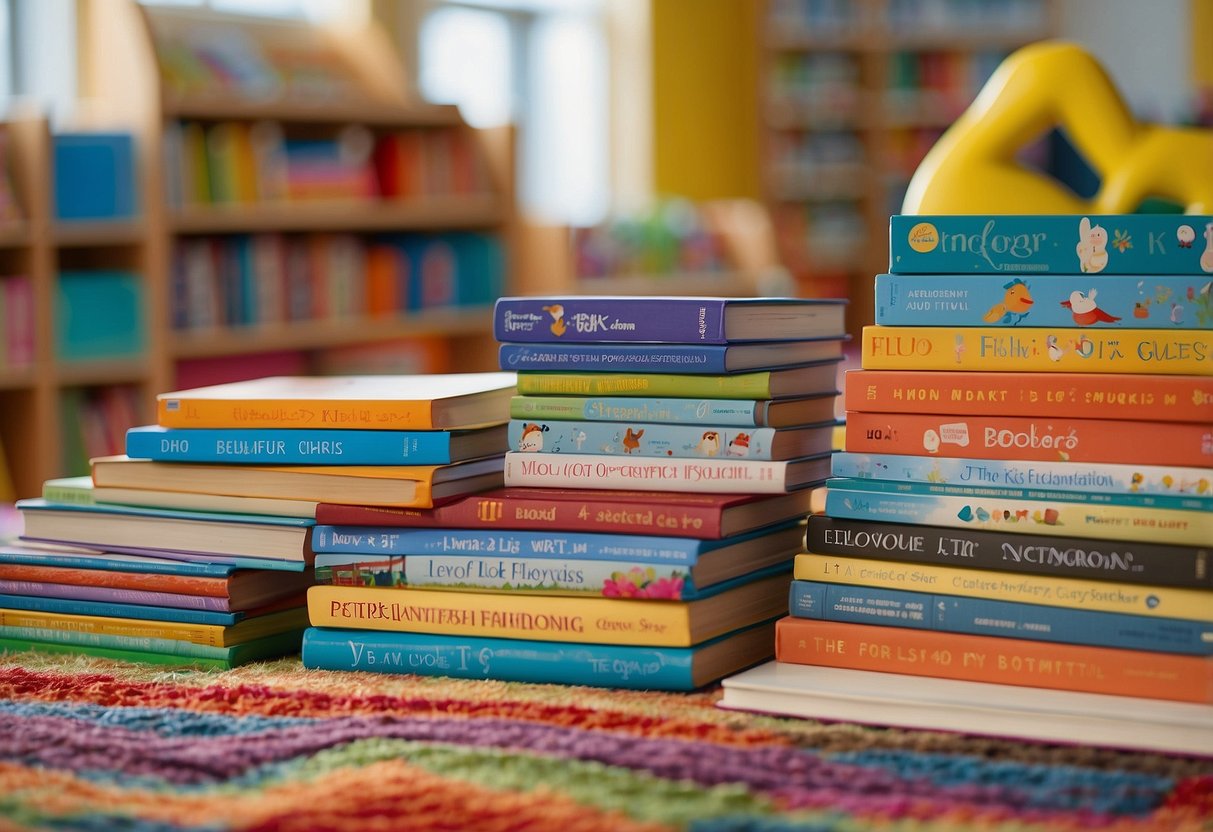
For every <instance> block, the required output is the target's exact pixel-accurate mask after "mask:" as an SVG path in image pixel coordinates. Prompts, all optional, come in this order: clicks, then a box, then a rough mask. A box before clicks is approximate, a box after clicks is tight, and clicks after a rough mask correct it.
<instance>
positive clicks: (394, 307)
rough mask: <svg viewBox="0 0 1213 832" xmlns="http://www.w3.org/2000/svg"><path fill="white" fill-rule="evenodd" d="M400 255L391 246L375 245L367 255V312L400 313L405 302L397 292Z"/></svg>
mask: <svg viewBox="0 0 1213 832" xmlns="http://www.w3.org/2000/svg"><path fill="white" fill-rule="evenodd" d="M398 260H399V256H398V254H397V252H396V250H395V249H394V248H392V247H391V246H375V247H373V248H371V250H370V251H368V252H367V255H366V305H367V312H369V313H370V314H371V315H374V316H376V317H389V316H392V315H396V314H398V313H399V312H400V311H401V310H402V309H403V308H404V304H403V303H401V302H400V297H399V295H398V293H397V287H398V285H399V282H400V281H399V280H398V279H397V261H398Z"/></svg>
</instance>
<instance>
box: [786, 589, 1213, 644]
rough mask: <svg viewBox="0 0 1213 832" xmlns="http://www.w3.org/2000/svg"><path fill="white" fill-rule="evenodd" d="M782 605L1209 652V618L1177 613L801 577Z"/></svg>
mask: <svg viewBox="0 0 1213 832" xmlns="http://www.w3.org/2000/svg"><path fill="white" fill-rule="evenodd" d="M788 606H789V612H790V613H791V614H792V615H793V616H795V617H797V618H817V619H824V620H827V621H847V622H850V623H853V624H878V625H881V626H892V627H907V628H910V629H916V630H937V631H942V632H948V633H969V634H971V635H980V636H1004V637H1007V638H1026V639H1032V640H1034V641H1051V642H1059V643H1062V644H1086V645H1092V646H1096V647H1117V648H1122V649H1125V650H1152V651H1160V652H1164V653H1186V654H1191V655H1200V656H1208V655H1213V625H1210V624H1208V623H1203V622H1199V621H1186V620H1182V619H1177V618H1153V617H1150V616H1145V615H1130V614H1126V613H1115V612H1100V611H1097V610H1084V609H1071V608H1067V607H1046V606H1042V605H1039V604H1021V603H1018V602H1015V601H993V600H986V599H982V598H967V597H963V596H958V595H938V594H935V593H928V592H910V591H906V590H897V589H881V588H877V587H866V586H849V585H847V584H828V583H820V582H818V581H801V580H797V581H792V589H791V591H790V593H789V605H788Z"/></svg>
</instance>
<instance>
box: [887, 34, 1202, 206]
mask: <svg viewBox="0 0 1213 832" xmlns="http://www.w3.org/2000/svg"><path fill="white" fill-rule="evenodd" d="M1052 128H1059V129H1061V130H1062V131H1063V132H1064V133H1065V134H1066V136H1067V138H1068V139H1069V141H1070V142H1071V143H1072V144H1073V145H1074V147H1075V148H1076V149H1077V150H1078V152H1079V153H1081V154H1082V155H1083V157H1084V158H1085V159H1086V160H1087V162H1088V164H1090V165H1091V167H1092V168H1093V169H1094V170H1095V172H1096V174H1097V175H1098V176H1099V179H1100V187H1099V191H1098V193H1096V194H1095V196H1094V197H1093V198H1092V199H1084V198H1082V197H1080V196H1078V195H1076V194H1075V193H1074V192H1073V191H1071V190H1070V189H1069V188H1067V187H1066V186H1065V185H1064V184H1062V183H1061V182H1058V181H1057V180H1055V179H1053V178H1051V177H1049V176H1048V175H1046V174H1043V173H1041V172H1039V171H1036V170H1032V169H1031V168H1029V167H1027V166H1025V165H1024V164H1022V163H1021V162H1019V161H1017V160H1016V154H1017V153H1018V152H1019V151H1020V150H1021V149H1022V148H1023V147H1025V146H1026V145H1028V144H1029V143H1031V142H1032V141H1034V140H1036V139H1037V138H1039V137H1040V136H1042V135H1044V133H1046V132H1047V131H1048V130H1050V129H1052ZM1147 198H1161V199H1166V200H1168V201H1170V202H1174V203H1176V204H1178V205H1181V206H1183V207H1184V210H1185V211H1186V212H1187V213H1189V214H1210V213H1213V130H1207V129H1198V128H1181V127H1169V126H1163V125H1157V124H1146V123H1142V122H1139V121H1137V120H1135V119H1134V118H1133V116H1132V115H1131V114H1130V113H1129V110H1128V107H1126V106H1125V103H1124V101H1123V100H1122V99H1121V97H1120V94H1119V93H1118V91H1117V90H1116V87H1115V86H1114V85H1113V83H1112V81H1111V79H1109V78H1108V76H1107V74H1106V73H1105V72H1104V70H1103V67H1102V66H1100V64H1099V62H1098V61H1096V60H1095V58H1094V57H1092V56H1091V55H1090V54H1089V53H1087V52H1086V51H1085V50H1083V49H1082V48H1081V47H1079V46H1077V45H1075V44H1072V43H1066V42H1062V41H1045V42H1041V43H1037V44H1033V45H1031V46H1026V47H1024V48H1023V49H1020V50H1018V51H1016V52H1015V53H1013V54H1012V55H1010V56H1009V57H1008V58H1007V59H1006V60H1005V61H1004V62H1003V63H1002V65H1001V66H999V68H998V69H997V70H996V71H995V72H994V74H993V75H992V76H991V77H990V80H989V81H987V82H986V85H985V87H983V88H982V90H981V92H980V93H979V94H978V96H977V98H976V100H974V102H973V104H972V105H970V107H969V108H968V109H967V110H966V111H965V112H964V113H963V114H962V115H961V117H960V118H959V119H957V120H956V122H955V124H953V125H952V127H950V128H949V129H948V130H947V132H945V133H944V135H943V136H942V137H941V138H940V139H939V141H938V142H937V143H936V144H935V146H934V147H933V148H931V150H930V152H929V153H927V155H926V158H924V159H923V161H922V164H921V165H919V167H918V170H917V171H915V173H914V176H913V178H912V179H911V180H910V185H909V189H908V190H907V192H906V198H905V202H904V204H903V206H902V213H905V214H1123V213H1132V212H1134V211H1136V210H1137V209H1138V207H1139V206H1140V205H1141V204H1142V202H1143V201H1144V200H1146V199H1147Z"/></svg>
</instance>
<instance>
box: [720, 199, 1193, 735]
mask: <svg viewBox="0 0 1213 832" xmlns="http://www.w3.org/2000/svg"><path fill="white" fill-rule="evenodd" d="M1194 226H1195V227H1198V228H1200V229H1201V230H1202V231H1201V232H1200V233H1203V235H1204V236H1205V238H1206V239H1208V240H1209V241H1210V243H1209V245H1210V246H1211V247H1213V219H1211V218H1200V217H1192V216H1160V215H1153V216H1147V215H1142V216H1106V217H1064V216H1055V217H894V218H893V221H892V229H891V239H892V266H891V271H892V273H891V274H882V275H878V276H877V278H876V282H875V286H876V303H875V308H876V322H875V325H874V326H869V327H866V328H865V329H864V334H863V345H862V369H860V370H854V371H850V372H848V373H847V374H846V377H845V393H844V402H845V405H846V419H847V431H846V446H845V447H846V451H845V452H844V453H840V454H837V455H836V456H835V457H834V460H833V467H832V473H833V478H831V479H830V480H829V481H828V483H827V487H826V489H825V500H824V505H823V506H821V507H822V508H823V509H824V513H822V514H815V515H814V516H812V517H811V518H810V520H809V529H808V536H807V547H806V548H807V551H806V553H804V554H801V555H799V556H798V557H797V559H796V567H795V577H796V580H795V582H794V584H793V589H792V594H791V600H790V613H791V614H790V616H789V617H788V618H786V619H784V620H782V621H780V622H779V624H778V626H777V646H776V658H777V659H778V660H779V664H782V665H783V666H779V664H776V665H772V666H770V667H766V668H763V669H761V670H759V671H753V672H751V673H750V674H749V675H748V676H747V675H746V674H743V675H742V676H740V677H737V678H735V679H732V680H728V681H726V683H725V686H726V693H725V701H726V706H733V707H740V706H748V707H756V708H759V709H767V708H770V709H773V710H794V711H798V712H800V713H803V714H805V715H816V716H822V717H834V718H853V714H852V713H851V711H850V710H849V708H852V707H853V706H854V704H855V703H856V702H858V701H860V699H861V698H862V697H864V696H872V697H876V698H877V699H880V700H882V701H884V702H889V701H890V700H895V701H893V703H892V704H891V705H890V706H889V707H888V708H887V709H886V710H881V711H877V710H873V711H872V713H871V714H870V717H869V718H870V720H872V721H886V722H889V723H892V724H907V725H917V726H920V727H941V728H952V729H960V730H969V731H976V732H989V733H1010V734H1014V735H1020V736H1023V735H1027V736H1036V737H1038V738H1043V739H1060V740H1067V741H1081V742H1089V743H1093V744H1107V745H1128V746H1133V747H1151V748H1164V749H1175V750H1196V749H1197V748H1201V744H1202V743H1203V749H1202V750H1204V751H1206V752H1207V751H1208V749H1209V748H1211V747H1213V708H1210V707H1209V705H1210V704H1213V659H1211V658H1210V656H1211V655H1213V577H1211V574H1210V571H1209V562H1208V558H1209V551H1208V547H1209V544H1210V542H1213V297H1211V296H1210V289H1211V287H1213V248H1211V249H1210V250H1209V252H1207V253H1206V254H1204V255H1202V253H1201V250H1200V247H1196V248H1193V247H1192V246H1191V244H1192V242H1193V240H1194V239H1195V238H1196V237H1197V236H1198V232H1197V231H1196V228H1194ZM792 665H803V666H805V667H802V668H793V667H792ZM810 666H811V667H810ZM828 668H836V669H845V670H842V671H841V672H838V671H830V670H827V669H828ZM865 672H867V673H865ZM873 672H875V673H873ZM889 674H900V676H899V677H890V676H889ZM909 676H914V677H934V678H932V679H930V680H927V679H922V680H917V679H915V680H909V679H907V677H909ZM1004 686H1021V687H1018V688H1012V689H1009V690H1008V689H1007V688H1006V687H1004ZM1025 688H1032V689H1034V690H1032V691H1031V692H1028V691H1026V690H1024V689H1025ZM1044 689H1049V690H1048V692H1045V690H1044ZM810 691H815V692H812V693H811V692H810ZM779 697H783V703H782V705H780V704H778V702H777V701H776V700H777V699H778V698H779ZM966 697H968V698H969V699H968V701H967V702H965V701H964V700H965V699H966ZM764 703H765V704H764ZM995 703H997V707H998V708H1000V709H1001V710H1000V712H999V713H998V714H997V715H996V717H995V718H991V708H992V707H994V704H995ZM1118 717H1120V718H1122V719H1123V720H1125V721H1127V722H1129V723H1132V724H1134V725H1136V726H1139V727H1140V730H1133V731H1126V730H1122V729H1121V728H1119V727H1117V726H1115V725H1114V722H1115V720H1116V719H1117V718H1118Z"/></svg>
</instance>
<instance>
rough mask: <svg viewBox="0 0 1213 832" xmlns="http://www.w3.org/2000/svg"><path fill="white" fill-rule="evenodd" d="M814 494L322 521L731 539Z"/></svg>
mask: <svg viewBox="0 0 1213 832" xmlns="http://www.w3.org/2000/svg"><path fill="white" fill-rule="evenodd" d="M810 493H811V492H809V491H808V490H807V489H806V490H801V491H793V492H791V493H788V494H776V495H764V496H759V495H753V494H692V493H679V492H669V491H626V490H620V491H607V490H603V489H589V488H586V489H561V488H502V489H497V490H494V491H486V492H484V493H482V494H472V495H469V496H466V497H460V498H457V499H455V500H452V501H450V502H447V503H444V504H443V505H440V506H436V507H434V508H432V509H407V508H401V509H396V508H377V507H372V506H346V505H332V504H329V503H321V504H320V505H319V506H318V507H317V508H316V520H317V522H318V523H324V524H328V525H334V526H388V527H397V526H399V527H405V528H427V529H446V528H454V529H458V528H472V529H520V530H537V531H548V530H553V529H554V530H557V531H584V532H600V533H616V534H646V535H656V536H661V537H692V538H699V539H704V540H709V539H712V540H714V539H717V538H721V537H731V536H733V535H736V534H743V533H745V532H748V531H752V530H754V529H758V528H761V527H763V526H770V525H774V524H777V523H782V522H784V521H786V520H792V519H799V518H802V517H804V516H805V515H806V514H808V513H809V502H810V501H809V498H810Z"/></svg>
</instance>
